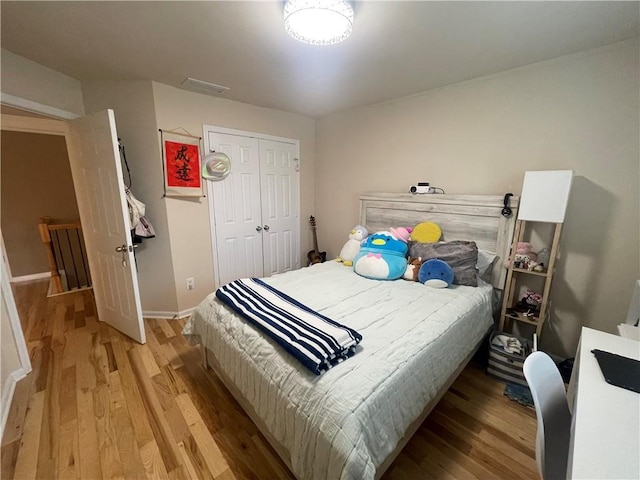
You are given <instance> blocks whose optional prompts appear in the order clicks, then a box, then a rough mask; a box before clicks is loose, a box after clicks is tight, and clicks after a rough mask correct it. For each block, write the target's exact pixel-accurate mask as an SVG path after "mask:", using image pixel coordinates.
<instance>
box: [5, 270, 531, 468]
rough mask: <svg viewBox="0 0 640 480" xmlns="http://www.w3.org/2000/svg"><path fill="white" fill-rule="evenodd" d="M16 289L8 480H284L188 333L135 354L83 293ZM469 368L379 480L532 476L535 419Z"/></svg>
mask: <svg viewBox="0 0 640 480" xmlns="http://www.w3.org/2000/svg"><path fill="white" fill-rule="evenodd" d="M46 288H47V283H46V282H34V283H30V284H21V285H20V286H19V287H18V288H16V289H15V290H14V293H15V296H16V303H17V305H18V310H19V312H20V315H21V321H22V323H23V328H24V331H25V338H26V339H27V342H28V347H29V352H30V355H31V361H32V363H33V372H32V373H31V374H29V375H28V376H27V378H25V379H24V380H21V381H20V382H19V383H18V386H17V387H16V392H15V395H14V400H13V404H12V407H11V411H10V414H9V419H8V422H7V426H6V430H5V434H4V438H3V441H2V456H1V458H2V470H1V474H2V478H3V479H10V478H15V479H33V478H47V479H52V478H81V479H99V478H127V479H134V478H135V479H138V478H140V479H142V478H149V479H162V478H176V479H178V478H199V479H204V478H214V479H232V478H239V479H240V478H247V479H275V478H286V479H291V478H293V476H292V475H291V473H290V472H289V471H288V470H287V469H286V467H285V466H284V464H283V463H282V462H281V461H280V460H279V459H278V457H277V455H276V454H275V453H274V451H273V450H272V449H271V447H270V446H269V445H268V444H267V442H266V441H265V440H264V438H263V437H262V436H261V435H260V434H259V433H258V431H257V430H256V428H255V426H254V425H253V424H252V423H251V421H250V420H249V418H248V417H247V416H246V415H245V414H244V413H243V412H242V410H241V409H240V407H239V406H238V404H237V403H236V402H235V401H234V399H233V398H232V397H231V395H230V394H229V393H228V392H227V390H226V389H225V388H224V386H223V385H222V384H221V382H220V381H219V380H218V379H217V378H216V377H215V376H214V375H213V374H212V373H210V372H205V370H204V369H203V367H202V363H201V361H200V350H199V348H198V347H189V346H188V345H187V344H186V343H185V341H184V339H183V338H182V336H181V335H180V330H181V327H182V325H183V323H184V322H182V321H166V320H159V319H150V320H147V321H146V331H147V339H148V340H147V342H148V343H147V344H146V345H138V344H136V343H134V342H133V341H131V340H129V339H128V338H127V337H125V336H124V335H121V334H120V333H118V332H117V331H115V330H113V329H112V328H110V327H109V326H107V325H106V324H104V323H101V322H98V321H97V319H96V314H95V305H94V303H93V297H92V293H91V291H88V292H81V293H74V294H69V295H62V296H58V297H55V298H52V299H47V298H46V296H45V295H46ZM503 389H504V385H503V384H502V383H500V382H497V381H495V380H493V379H492V378H490V377H488V376H487V375H485V374H484V372H483V370H482V369H481V368H479V367H477V366H474V365H470V366H469V367H467V368H466V369H465V370H464V372H463V373H462V375H461V376H460V378H459V379H458V380H457V381H456V382H455V384H454V385H453V387H452V388H451V389H450V390H449V391H448V392H447V393H446V395H445V396H444V398H443V400H442V401H441V402H440V403H439V404H438V406H437V407H436V409H435V410H434V411H433V412H432V414H431V415H430V416H429V417H428V419H427V420H426V421H425V423H424V424H423V425H422V426H421V428H420V430H419V431H418V433H417V434H416V435H415V436H414V437H413V438H412V439H411V441H410V442H409V444H408V445H407V446H406V447H405V449H404V450H403V451H402V453H401V454H400V456H399V457H398V458H397V460H396V461H395V462H394V463H393V464H392V466H391V467H390V468H389V470H388V471H387V473H386V475H385V478H386V479H387V480H394V479H427V478H438V479H440V478H442V479H453V478H458V479H473V478H478V479H485V478H514V479H518V478H522V479H535V478H537V474H536V466H535V460H534V456H535V454H534V444H535V443H534V442H535V430H536V421H535V413H534V411H533V410H532V409H530V408H526V407H522V406H520V405H518V404H516V403H514V402H511V401H509V400H508V399H506V398H505V397H504V396H503V395H502V391H503Z"/></svg>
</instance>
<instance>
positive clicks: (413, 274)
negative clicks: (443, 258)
mask: <svg viewBox="0 0 640 480" xmlns="http://www.w3.org/2000/svg"><path fill="white" fill-rule="evenodd" d="M421 265H422V257H409V260H408V263H407V269H406V270H405V271H404V275H402V278H404V279H405V280H411V281H412V282H417V281H418V272H419V271H420V266H421Z"/></svg>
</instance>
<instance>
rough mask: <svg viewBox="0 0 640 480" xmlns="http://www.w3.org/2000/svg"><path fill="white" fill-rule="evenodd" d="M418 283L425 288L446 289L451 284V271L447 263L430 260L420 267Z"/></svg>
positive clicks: (435, 259) (434, 259)
mask: <svg viewBox="0 0 640 480" xmlns="http://www.w3.org/2000/svg"><path fill="white" fill-rule="evenodd" d="M418 281H419V282H420V283H424V284H425V285H426V286H427V287H433V288H447V287H448V286H449V285H451V284H452V283H453V270H452V269H451V267H450V266H449V264H448V263H447V262H444V261H442V260H438V259H437V258H432V259H431V260H427V261H426V262H424V263H423V264H422V266H421V267H420V271H419V272H418Z"/></svg>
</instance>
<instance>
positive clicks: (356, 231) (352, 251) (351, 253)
mask: <svg viewBox="0 0 640 480" xmlns="http://www.w3.org/2000/svg"><path fill="white" fill-rule="evenodd" d="M367 235H369V232H367V229H366V228H364V227H363V226H362V225H357V226H356V227H354V228H353V230H351V232H349V239H348V240H347V242H346V243H345V244H344V246H343V247H342V250H340V255H339V256H338V258H336V260H337V261H338V262H342V263H344V264H345V265H346V266H347V267H350V266H351V265H353V259H354V258H356V255H358V252H359V251H360V245H361V244H362V241H363V240H364V239H365V238H367Z"/></svg>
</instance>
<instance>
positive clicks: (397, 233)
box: [389, 227, 413, 243]
mask: <svg viewBox="0 0 640 480" xmlns="http://www.w3.org/2000/svg"><path fill="white" fill-rule="evenodd" d="M412 231H413V228H411V227H397V228H393V227H392V228H390V229H389V233H391V235H393V237H394V238H395V239H396V240H400V241H401V242H404V243H407V242H408V241H409V236H410V235H411V232H412Z"/></svg>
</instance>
